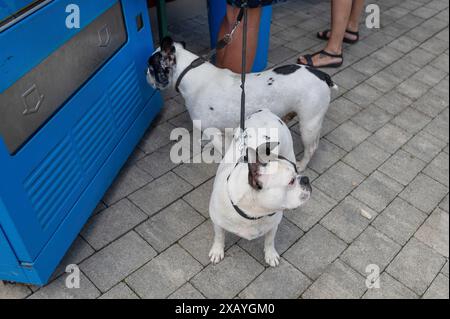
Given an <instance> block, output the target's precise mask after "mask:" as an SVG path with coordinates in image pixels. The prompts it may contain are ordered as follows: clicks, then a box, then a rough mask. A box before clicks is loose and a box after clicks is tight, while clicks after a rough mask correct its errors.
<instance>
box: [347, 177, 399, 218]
mask: <svg viewBox="0 0 450 319" xmlns="http://www.w3.org/2000/svg"><path fill="white" fill-rule="evenodd" d="M402 189H403V187H402V186H401V185H400V184H399V183H397V182H396V181H394V180H393V179H391V178H389V177H387V176H386V175H384V174H382V173H380V172H378V171H376V172H374V173H373V174H372V175H370V176H369V178H368V179H366V180H365V181H364V182H363V183H362V184H361V185H360V186H359V187H358V188H357V189H355V190H354V191H353V193H352V195H353V196H354V197H355V198H356V199H358V200H360V201H362V202H363V203H365V204H367V205H368V206H369V207H371V208H372V209H374V210H375V211H377V212H381V211H382V210H383V209H385V208H386V206H387V205H389V203H390V202H392V200H393V199H394V198H395V197H396V196H397V195H398V194H399V193H400V192H401V190H402Z"/></svg>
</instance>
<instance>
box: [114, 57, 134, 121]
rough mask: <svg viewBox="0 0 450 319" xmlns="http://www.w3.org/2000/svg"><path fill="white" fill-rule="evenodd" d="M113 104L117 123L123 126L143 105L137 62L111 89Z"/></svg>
mask: <svg viewBox="0 0 450 319" xmlns="http://www.w3.org/2000/svg"><path fill="white" fill-rule="evenodd" d="M110 99H111V105H112V108H113V112H114V118H115V120H116V125H117V127H118V128H121V127H122V126H123V125H124V124H125V123H127V122H128V121H129V120H130V116H131V115H132V114H135V111H136V109H137V107H139V106H140V105H142V94H141V90H140V89H139V82H138V77H137V72H136V66H135V64H134V63H133V64H131V65H130V66H129V67H128V68H127V69H126V70H125V71H124V72H123V74H122V75H121V77H120V78H119V79H118V80H117V81H116V83H115V84H114V85H113V86H112V87H111V89H110Z"/></svg>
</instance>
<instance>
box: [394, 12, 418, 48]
mask: <svg viewBox="0 0 450 319" xmlns="http://www.w3.org/2000/svg"><path fill="white" fill-rule="evenodd" d="M409 20H411V19H409ZM403 21H407V19H405V20H403ZM419 45H420V43H419V42H417V41H416V40H414V39H411V38H409V37H407V36H402V37H400V38H397V39H396V40H394V41H393V42H392V43H391V44H389V46H390V47H391V48H393V49H396V50H398V51H400V52H403V53H408V52H409V51H411V50H413V49H414V48H416V47H417V46H419Z"/></svg>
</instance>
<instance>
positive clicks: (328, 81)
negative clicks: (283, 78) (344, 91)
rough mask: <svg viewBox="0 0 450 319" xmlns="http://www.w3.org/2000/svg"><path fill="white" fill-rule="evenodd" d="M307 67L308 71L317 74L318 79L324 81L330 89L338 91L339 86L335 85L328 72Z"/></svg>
mask: <svg viewBox="0 0 450 319" xmlns="http://www.w3.org/2000/svg"><path fill="white" fill-rule="evenodd" d="M307 69H308V71H309V72H311V73H312V74H314V75H315V76H317V77H318V78H319V79H321V80H322V81H324V82H325V83H326V84H327V85H328V86H329V87H330V89H332V90H334V91H336V92H338V91H339V87H338V86H337V84H336V83H334V81H333V79H332V78H331V76H330V75H329V74H328V73H325V72H323V71H320V70H318V69H315V68H311V67H307Z"/></svg>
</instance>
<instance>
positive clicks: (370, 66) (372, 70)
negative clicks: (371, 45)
mask: <svg viewBox="0 0 450 319" xmlns="http://www.w3.org/2000/svg"><path fill="white" fill-rule="evenodd" d="M385 67H386V63H384V62H382V61H380V60H378V59H376V58H374V57H373V56H368V57H366V58H364V59H362V60H361V61H360V62H358V63H355V64H353V65H352V68H353V69H355V70H357V71H358V72H360V73H363V74H365V75H367V76H372V75H374V74H376V73H378V72H380V71H381V70H382V69H384V68H385Z"/></svg>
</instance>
